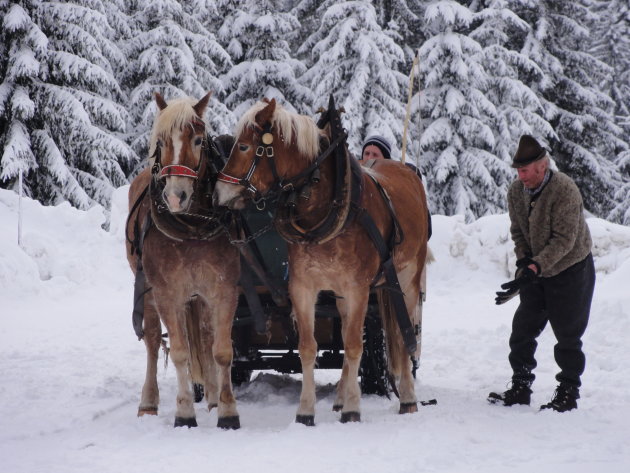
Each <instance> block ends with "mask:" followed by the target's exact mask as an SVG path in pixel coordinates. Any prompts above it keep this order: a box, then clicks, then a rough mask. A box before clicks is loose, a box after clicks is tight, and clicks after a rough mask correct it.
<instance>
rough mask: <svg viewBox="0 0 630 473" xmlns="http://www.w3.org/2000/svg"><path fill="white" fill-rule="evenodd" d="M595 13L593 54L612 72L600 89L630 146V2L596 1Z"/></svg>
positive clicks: (592, 42)
mask: <svg viewBox="0 0 630 473" xmlns="http://www.w3.org/2000/svg"><path fill="white" fill-rule="evenodd" d="M591 9H592V11H593V13H594V14H595V15H596V17H595V18H594V19H593V21H592V23H591V29H592V33H591V36H590V39H591V48H590V51H591V52H592V53H593V55H594V56H595V57H597V58H598V59H600V60H601V61H603V62H605V63H606V64H608V65H609V66H610V67H611V69H612V71H611V74H610V75H609V76H606V77H605V78H604V80H603V81H602V83H601V84H599V85H600V87H601V88H602V90H604V91H606V92H607V93H608V95H609V96H610V98H611V99H612V100H613V101H614V103H615V108H614V111H615V119H616V123H617V124H618V125H619V126H621V127H622V128H624V130H625V136H626V141H627V142H628V143H630V2H629V1H628V0H594V1H593V5H592V7H591ZM629 178H630V176H629Z"/></svg>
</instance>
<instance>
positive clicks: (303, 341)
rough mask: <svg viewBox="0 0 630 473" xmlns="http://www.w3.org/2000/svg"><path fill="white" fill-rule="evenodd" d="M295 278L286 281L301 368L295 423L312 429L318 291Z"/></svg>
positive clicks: (313, 421) (313, 418) (313, 419)
mask: <svg viewBox="0 0 630 473" xmlns="http://www.w3.org/2000/svg"><path fill="white" fill-rule="evenodd" d="M296 279H298V276H295V277H293V276H292V277H291V278H289V291H290V294H291V301H292V302H293V310H294V314H295V320H296V323H297V328H298V334H299V339H300V341H299V344H298V350H299V352H300V362H301V364H302V392H301V394H300V406H299V407H298V410H297V414H296V416H295V422H297V423H300V424H304V425H308V426H313V425H315V361H316V359H317V341H316V340H315V302H316V299H317V291H314V290H311V289H309V288H305V287H303V286H300V285H299V284H298V282H297V281H296Z"/></svg>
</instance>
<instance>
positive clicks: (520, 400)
mask: <svg viewBox="0 0 630 473" xmlns="http://www.w3.org/2000/svg"><path fill="white" fill-rule="evenodd" d="M529 386H530V384H529V383H523V382H519V381H512V387H511V388H510V389H508V390H507V391H505V392H504V393H490V394H488V402H489V403H490V404H503V405H504V406H513V405H514V404H523V405H525V406H529V403H530V401H531V395H532V390H531V389H530V387H529Z"/></svg>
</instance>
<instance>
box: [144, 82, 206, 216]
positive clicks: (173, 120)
mask: <svg viewBox="0 0 630 473" xmlns="http://www.w3.org/2000/svg"><path fill="white" fill-rule="evenodd" d="M210 95H211V93H210V92H208V93H207V94H206V95H205V96H204V97H203V98H202V99H201V100H199V101H196V100H194V99H190V98H181V99H176V100H173V101H171V102H169V103H168V104H167V103H166V101H165V100H164V98H162V96H161V95H160V94H159V93H156V94H155V101H156V103H157V105H158V107H159V109H160V110H159V112H158V114H157V116H156V118H155V122H154V125H153V132H152V136H151V153H150V154H151V156H152V159H153V160H154V161H155V162H154V163H152V165H153V166H156V165H157V168H155V167H154V169H156V172H159V174H158V176H157V177H158V178H159V179H160V180H163V184H164V188H163V191H162V198H163V200H164V202H165V204H166V206H167V207H168V209H169V211H170V212H171V213H174V214H176V213H181V212H186V211H187V210H188V209H189V208H190V205H191V202H192V200H193V195H194V193H195V186H196V183H197V180H198V179H199V177H200V171H201V169H200V168H201V166H202V165H203V161H202V159H201V158H202V150H203V145H204V141H205V139H206V131H205V123H204V121H203V116H204V113H205V111H206V108H207V106H208V101H209V100H210Z"/></svg>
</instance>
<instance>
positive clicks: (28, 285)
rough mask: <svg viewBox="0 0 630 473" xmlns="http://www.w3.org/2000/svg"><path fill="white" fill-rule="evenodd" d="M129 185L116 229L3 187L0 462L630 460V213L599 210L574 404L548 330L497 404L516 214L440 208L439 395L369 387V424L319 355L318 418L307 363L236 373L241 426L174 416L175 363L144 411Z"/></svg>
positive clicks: (429, 386) (474, 468) (389, 466)
mask: <svg viewBox="0 0 630 473" xmlns="http://www.w3.org/2000/svg"><path fill="white" fill-rule="evenodd" d="M125 213H126V188H121V189H119V190H118V191H117V193H116V195H115V201H114V207H113V210H112V223H111V228H110V230H109V231H105V230H103V229H102V227H101V225H102V224H103V222H104V221H105V216H104V213H103V209H102V208H94V209H92V210H90V211H87V212H83V211H78V210H76V209H73V208H71V207H70V206H69V205H67V204H63V205H60V206H57V207H42V206H41V205H40V204H38V203H37V202H34V201H32V200H29V199H24V201H23V215H24V216H23V241H22V246H21V247H19V246H18V245H17V221H18V199H17V195H16V194H14V193H12V192H9V191H5V190H0V222H2V224H1V225H0V334H2V342H1V343H0V360H1V361H0V363H1V364H0V401H1V402H0V425H1V426H2V428H1V429H0V472H2V473H36V472H46V473H57V472H60V473H73V472H99V473H104V472H116V473H119V472H130V473H132V472H142V473H146V472H152V473H157V472H171V471H175V472H178V473H179V472H202V471H204V472H212V471H223V472H245V471H255V472H259V473H265V472H277V473H280V472H282V473H284V472H291V471H299V472H300V473H310V472H319V473H323V472H326V473H334V472H344V473H345V472H354V471H356V472H361V473H363V472H378V473H383V472H392V473H402V472H410V473H411V472H414V473H417V472H484V473H490V472H497V473H498V472H501V473H503V472H528V473H531V472H539V473H543V472H572V473H579V472H589V473H590V472H607V473H617V472H619V473H621V472H624V473H625V472H627V471H630V348H629V343H628V340H630V290H629V281H630V228H628V227H622V226H618V225H613V224H610V223H608V222H605V221H603V220H599V219H594V218H590V219H589V220H588V223H589V225H590V228H591V231H592V234H593V237H594V241H595V247H594V250H593V253H594V255H595V264H596V268H597V278H598V279H597V285H596V289H595V297H594V301H593V308H592V312H591V322H590V326H589V328H588V330H587V333H586V335H585V337H584V349H585V352H586V356H587V369H586V373H585V375H584V377H583V388H582V398H581V400H580V401H579V409H578V410H577V411H573V412H570V413H565V414H558V413H555V412H548V411H545V412H539V411H538V409H537V406H539V405H540V404H542V403H545V402H547V401H548V399H549V398H550V396H551V395H552V393H553V390H554V388H555V385H556V382H555V379H554V375H555V372H556V366H555V363H554V361H553V344H554V339H553V335H552V333H551V331H550V329H549V328H548V329H547V330H546V331H545V332H544V333H543V335H542V336H541V338H540V344H539V348H538V357H537V358H538V361H539V367H538V369H537V371H536V373H537V375H538V378H537V381H536V383H535V385H534V395H533V403H532V406H531V407H524V406H520V407H513V408H505V407H498V406H491V405H488V403H487V402H486V396H487V394H488V392H489V391H490V390H503V389H504V387H505V385H506V383H507V381H508V380H509V377H510V374H511V373H510V369H509V365H508V363H507V349H508V347H507V341H508V336H509V332H510V323H511V318H512V314H513V311H514V309H515V308H516V304H517V302H516V301H515V300H513V301H510V302H509V303H507V304H505V305H504V306H499V307H498V306H495V305H494V292H495V291H496V290H498V289H499V285H500V284H501V283H502V282H504V281H506V280H508V279H509V278H510V272H509V270H508V268H509V267H511V266H512V264H513V256H512V254H511V242H510V240H509V237H508V219H507V216H506V215H498V216H490V217H486V218H482V219H480V220H478V221H477V222H475V223H473V224H469V225H467V224H465V223H464V221H463V220H462V219H461V218H459V217H442V216H435V217H434V220H433V222H434V235H433V238H432V240H431V247H432V249H433V251H434V252H435V254H436V257H437V262H436V263H435V264H434V265H432V266H431V267H430V270H429V288H428V300H427V302H426V305H425V310H424V327H423V331H424V337H423V347H422V348H423V352H422V359H421V367H420V370H419V376H418V379H417V381H416V390H417V393H418V396H419V398H420V399H431V398H436V399H437V400H438V404H437V405H436V406H428V407H421V408H420V411H419V412H418V413H417V414H413V415H404V416H401V415H398V414H397V403H396V402H395V400H388V399H385V398H381V397H377V396H364V397H363V399H362V419H363V422H361V423H360V424H351V425H348V424H341V423H339V422H338V418H339V414H338V413H334V412H332V410H331V408H332V403H333V399H334V383H335V382H336V380H337V377H338V375H339V373H338V372H337V371H325V370H320V371H317V378H316V379H317V381H318V402H317V412H316V422H317V426H316V427H314V428H307V427H305V426H302V425H298V424H295V423H294V416H295V411H296V407H297V399H298V396H299V388H300V382H299V379H300V378H299V376H284V375H280V374H277V373H272V372H265V373H259V374H257V375H255V377H254V379H253V380H252V381H251V382H250V383H249V384H247V385H244V386H242V387H240V388H238V389H237V391H236V393H237V400H238V407H239V411H240V415H241V424H242V428H241V429H240V430H238V431H222V430H220V429H217V428H216V427H215V425H216V410H215V411H213V412H212V413H208V412H207V411H206V410H205V409H204V407H203V405H202V404H197V405H196V410H197V421H198V423H199V427H198V428H196V429H187V428H179V429H174V428H173V427H172V424H173V417H174V410H175V370H174V369H173V368H172V367H168V368H167V369H164V367H163V366H162V365H160V370H159V375H158V376H159V383H160V389H161V404H160V413H159V415H158V416H157V417H150V416H145V417H142V418H138V417H136V410H137V405H138V401H139V394H140V388H141V383H142V380H143V377H144V369H145V355H144V345H143V343H141V342H138V341H137V339H136V337H135V335H134V333H133V330H132V327H131V305H132V304H131V302H132V275H131V271H130V270H129V268H128V266H127V262H126V259H125V256H124V246H123V241H124V234H123V225H124V219H125Z"/></svg>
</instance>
